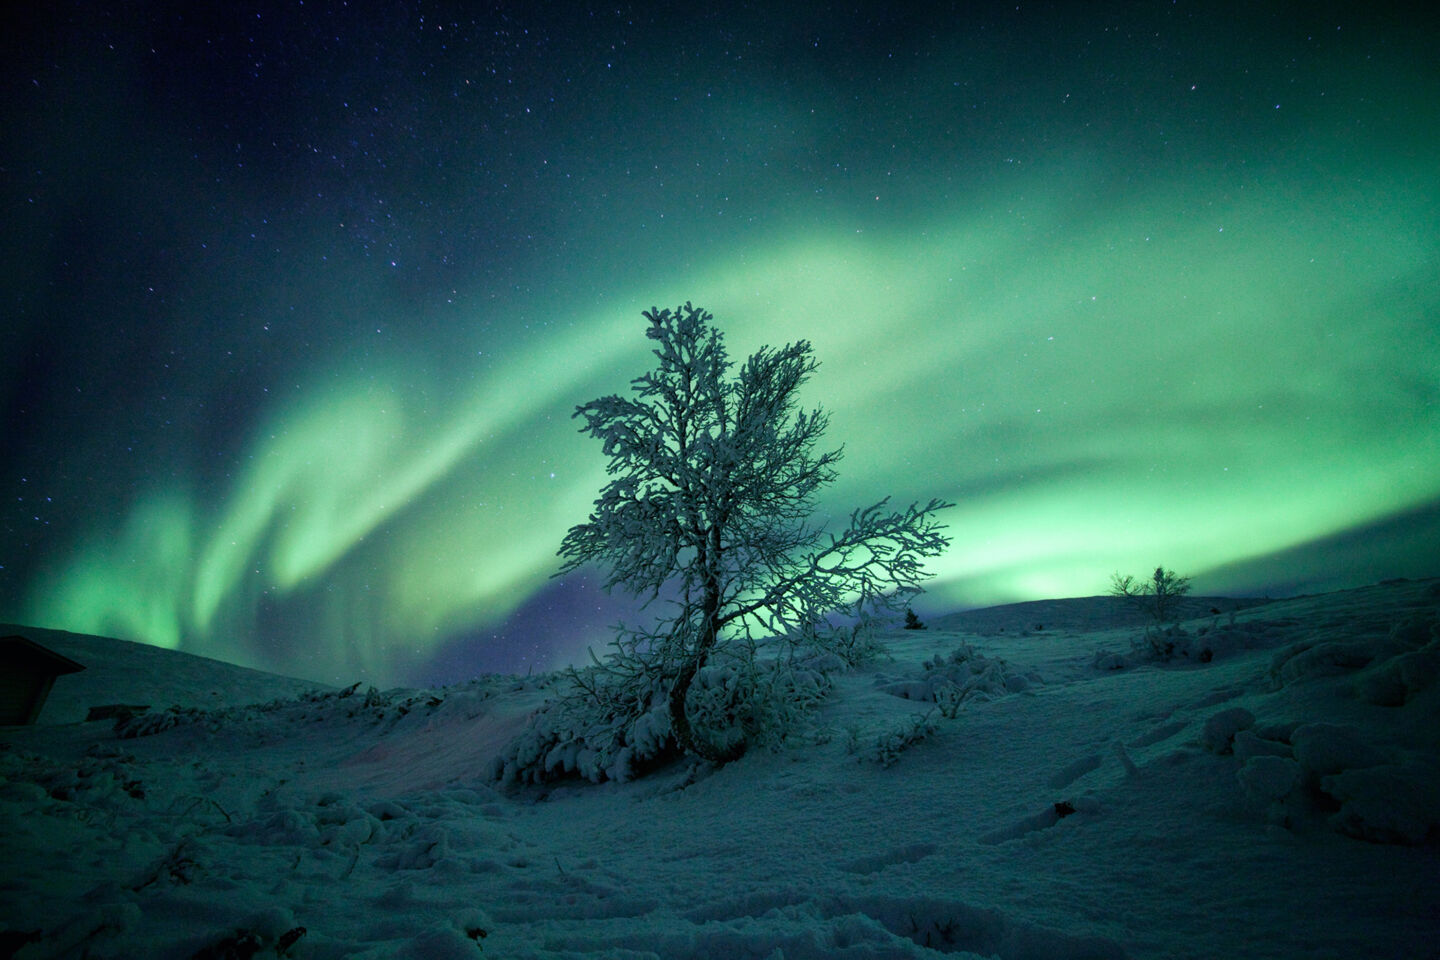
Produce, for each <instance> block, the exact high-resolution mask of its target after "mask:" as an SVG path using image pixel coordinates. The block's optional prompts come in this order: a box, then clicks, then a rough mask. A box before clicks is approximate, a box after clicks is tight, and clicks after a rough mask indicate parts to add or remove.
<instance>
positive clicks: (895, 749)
mask: <svg viewBox="0 0 1440 960" xmlns="http://www.w3.org/2000/svg"><path fill="white" fill-rule="evenodd" d="M935 730H936V726H935V721H934V720H933V719H931V714H930V713H917V714H914V715H913V716H911V717H910V718H909V719H907V720H905V721H904V722H902V723H900V724H899V725H897V726H895V727H892V728H890V729H888V730H882V731H881V732H880V733H878V734H876V735H875V736H874V738H872V739H871V740H870V741H869V742H868V743H867V742H865V740H864V738H863V737H862V735H861V733H860V728H859V727H853V728H851V730H850V731H849V743H848V747H847V749H848V750H849V752H850V753H852V754H855V755H856V756H857V757H858V758H859V759H860V760H868V761H869V762H871V763H878V764H879V765H880V766H882V767H888V766H891V765H892V764H894V763H895V762H896V761H898V760H899V759H900V755H901V754H903V753H904V752H905V751H906V750H908V749H910V748H911V747H913V746H914V745H915V744H917V743H920V742H921V741H923V740H925V739H926V738H927V737H929V736H930V735H931V734H933V733H934V732H935Z"/></svg>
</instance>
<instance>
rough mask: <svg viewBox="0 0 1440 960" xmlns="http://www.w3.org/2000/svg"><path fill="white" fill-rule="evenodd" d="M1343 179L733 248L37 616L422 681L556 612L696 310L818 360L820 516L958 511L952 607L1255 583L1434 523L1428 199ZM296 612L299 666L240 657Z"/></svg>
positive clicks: (290, 413) (429, 392)
mask: <svg viewBox="0 0 1440 960" xmlns="http://www.w3.org/2000/svg"><path fill="white" fill-rule="evenodd" d="M1351 172H1353V171H1340V172H1337V173H1336V174H1335V175H1334V176H1331V177H1328V178H1322V179H1320V180H1313V179H1312V180H1307V181H1301V180H1299V179H1297V178H1296V177H1298V174H1295V175H1289V176H1287V175H1286V174H1285V172H1284V171H1283V170H1273V169H1272V171H1271V173H1270V175H1269V176H1267V177H1258V178H1255V179H1253V180H1251V181H1249V182H1247V183H1246V184H1245V189H1243V190H1241V191H1237V190H1232V189H1226V186H1225V184H1222V183H1220V182H1213V183H1212V182H1206V181H1205V180H1204V179H1203V178H1198V177H1197V178H1196V179H1195V180H1193V181H1190V182H1186V183H1176V184H1171V185H1170V186H1169V187H1168V188H1167V189H1163V190H1162V189H1159V188H1158V187H1156V186H1154V185H1152V186H1151V187H1149V188H1147V189H1145V190H1144V191H1137V192H1135V193H1134V194H1133V195H1129V196H1126V197H1123V198H1122V199H1121V200H1119V201H1118V202H1103V203H1101V202H1097V201H1096V200H1095V199H1094V196H1095V194H1096V193H1097V185H1096V184H1095V183H1092V182H1091V178H1089V177H1087V175H1086V174H1085V173H1083V172H1081V173H1071V174H1069V175H1066V176H1063V177H1056V176H1053V175H1052V176H1049V177H1046V178H1043V179H1042V178H1036V179H1033V180H1027V179H1026V178H1025V177H1023V176H1015V177H1013V178H1012V179H1011V180H1009V181H1008V182H1006V183H1004V184H1003V186H1002V188H1001V189H997V190H993V191H991V192H990V193H988V194H987V195H986V199H985V201H984V202H983V203H982V204H976V203H975V202H973V201H972V202H970V203H968V204H955V205H954V207H955V208H954V209H952V210H950V211H948V212H947V211H945V210H940V209H930V210H926V211H920V210H918V209H917V210H915V211H912V212H910V213H908V214H906V215H904V216H901V217H894V218H890V219H888V220H887V219H885V218H875V220H874V221H872V222H864V223H852V224H850V225H848V226H844V227H836V226H835V225H834V224H829V225H827V226H826V227H821V226H817V225H816V224H815V222H814V219H813V218H808V219H807V218H800V217H797V218H796V223H795V224H794V225H792V226H789V227H783V228H782V227H772V229H771V231H770V239H769V240H768V241H767V242H766V243H764V244H763V245H758V246H757V245H756V244H754V243H753V238H752V242H749V243H743V244H742V243H738V242H737V243H734V244H730V245H728V246H727V245H722V244H713V243H712V244H710V245H709V246H707V248H706V249H707V250H708V251H710V252H709V254H708V255H707V256H705V257H703V258H701V257H699V256H695V255H694V251H693V250H692V251H689V254H690V255H691V257H692V259H691V260H690V266H688V267H679V268H677V267H665V266H663V265H661V266H657V267H653V268H651V269H650V270H649V271H639V272H641V273H644V274H645V275H641V276H632V277H628V278H622V281H620V282H616V283H612V284H611V287H612V289H610V290H609V291H608V292H607V293H606V294H605V295H604V296H603V297H591V298H590V300H591V302H592V305H591V306H590V307H589V308H585V307H581V308H579V309H577V308H576V307H575V306H574V303H573V302H572V303H569V304H567V303H566V302H565V299H564V298H559V297H557V298H555V299H554V300H552V301H551V302H543V301H538V300H537V302H535V303H532V304H528V305H527V310H528V312H530V313H532V314H534V315H548V316H555V317H563V318H565V319H566V321H567V323H566V325H565V327H564V329H563V330H560V329H556V328H553V327H552V328H550V329H547V330H546V331H545V332H544V333H543V336H542V335H540V334H538V333H537V334H534V335H531V336H529V337H528V338H518V339H517V342H516V343H514V344H513V345H512V346H510V347H509V348H508V349H507V352H506V356H505V359H504V362H503V363H500V364H496V365H495V366H493V367H490V368H484V367H480V366H478V365H473V364H471V363H469V362H468V358H473V357H474V356H475V354H476V352H477V351H476V350H473V349H472V350H470V351H469V352H468V354H467V355H466V358H462V359H467V362H465V363H457V364H454V367H455V369H451V370H450V371H449V372H448V374H445V373H441V372H437V369H436V366H437V365H435V364H425V363H413V364H407V363H404V362H399V361H394V362H392V363H391V364H390V366H389V367H388V368H387V367H386V366H385V362H384V361H379V362H377V361H376V360H375V359H374V358H370V359H369V360H367V361H366V362H365V363H363V364H361V363H358V362H357V361H355V360H354V359H353V358H351V359H349V360H347V359H345V358H341V359H339V360H337V363H336V367H335V369H332V370H328V371H325V372H324V373H323V374H317V375H316V376H315V377H314V379H313V381H312V382H309V383H306V384H302V385H301V386H302V388H303V389H301V390H299V391H297V397H298V398H299V399H296V400H294V401H293V402H290V403H277V404H276V405H275V406H274V407H273V408H272V409H271V410H269V412H268V418H267V419H266V421H265V422H264V423H263V424H262V425H261V426H260V427H259V428H258V429H256V430H255V431H254V433H253V436H252V437H251V439H250V440H249V442H248V455H247V456H246V457H245V458H244V462H245V463H246V464H247V465H248V466H247V468H246V470H245V472H244V473H243V475H240V476H236V477H235V478H234V480H233V488H232V489H231V490H230V491H229V492H228V493H227V494H226V495H225V496H224V497H223V499H222V500H221V501H220V503H219V504H218V506H217V505H213V504H206V503H202V502H201V498H199V497H198V496H196V495H195V494H194V492H193V491H192V490H191V489H190V488H189V487H188V486H187V484H186V482H184V480H183V478H179V479H176V480H175V481H174V482H173V483H169V484H163V485H157V486H156V487H155V488H154V489H151V490H149V491H148V492H147V494H146V495H145V496H144V497H143V499H142V502H140V503H139V504H138V505H137V506H135V507H134V508H133V510H132V511H131V512H130V513H129V515H128V516H121V517H117V518H114V525H113V527H108V528H104V529H101V530H97V531H96V535H95V536H93V537H91V538H88V539H86V540H85V541H84V542H83V543H82V544H80V545H78V546H77V547H75V548H74V550H73V552H72V553H71V554H70V555H69V557H68V559H67V560H66V561H65V562H64V563H63V564H60V565H58V566H55V567H52V569H51V571H50V573H49V575H48V576H45V577H43V578H41V579H39V580H37V581H36V582H35V583H34V584H33V585H32V589H31V592H30V599H29V603H28V606H27V608H26V610H25V617H26V619H27V621H28V622H32V623H36V624H42V625H50V624H54V625H59V626H64V627H65V628H67V629H72V630H82V631H88V632H95V633H106V634H113V635H120V636H126V637H132V638H136V639H143V640H146V641H148V642H151V643H156V644H160V645H164V646H169V647H176V646H180V645H182V642H183V643H184V645H185V646H186V648H187V649H198V650H200V651H202V652H203V651H206V650H213V651H229V653H230V655H231V656H232V658H235V659H241V660H244V659H250V660H252V661H253V662H256V663H257V664H258V665H263V666H267V667H269V668H272V669H286V668H288V669H291V670H295V671H297V672H301V673H303V674H305V675H309V676H317V677H331V676H334V677H337V678H338V677H340V676H345V675H348V674H350V673H353V672H355V671H359V672H361V673H362V674H364V675H367V676H373V677H380V678H387V679H393V678H396V677H403V676H405V675H407V672H409V671H413V670H414V669H415V668H416V665H417V664H420V663H423V662H424V660H425V658H426V657H427V656H428V655H429V654H431V653H432V652H433V650H434V649H435V647H436V646H437V645H438V644H440V643H441V642H442V641H444V640H445V639H446V638H447V637H451V636H453V635H455V634H457V633H460V632H464V631H466V630H475V629H483V628H485V627H486V626H489V625H493V624H496V623H498V622H499V621H501V620H503V619H504V618H505V617H507V616H508V615H510V614H512V613H513V612H514V611H516V610H517V609H518V608H519V607H520V606H521V605H522V604H523V603H524V602H525V601H526V600H527V598H529V597H531V596H532V595H534V593H535V592H536V591H537V590H539V589H540V588H541V587H542V586H543V585H544V584H545V581H546V578H547V577H549V575H550V574H551V573H552V571H553V570H554V569H555V559H554V553H555V549H556V546H557V545H558V544H559V542H560V540H561V538H562V536H563V534H564V532H565V530H566V529H567V528H568V527H569V526H570V525H571V524H573V523H575V522H578V521H579V520H582V519H583V518H584V516H585V515H586V512H587V510H588V507H589V504H590V501H591V499H593V497H594V495H595V493H596V492H597V491H598V489H599V487H600V486H601V484H602V481H603V458H602V456H601V454H600V451H599V449H598V447H597V446H596V445H594V444H593V443H591V442H589V441H587V440H586V439H585V438H583V437H581V436H580V435H579V434H578V433H577V432H576V430H575V427H574V424H573V423H572V422H571V420H570V413H571V411H572V410H573V408H574V406H575V404H577V403H580V402H583V401H585V400H587V399H589V398H591V397H593V396H596V395H599V394H601V393H608V392H617V391H622V390H624V389H625V387H626V384H627V382H628V379H629V378H630V377H631V376H634V375H636V374H638V373H639V372H641V371H642V370H643V369H645V368H646V366H647V361H648V354H647V352H646V351H647V349H648V347H647V341H646V340H645V339H644V336H643V321H642V320H641V318H640V316H639V311H640V310H641V309H642V308H644V307H647V306H650V305H652V304H661V305H668V304H673V303H676V302H679V301H682V300H687V299H688V300H693V301H694V302H695V303H697V304H700V305H703V306H705V307H707V308H708V309H710V310H712V311H713V312H714V313H715V314H716V316H717V318H718V320H719V322H720V323H721V325H722V327H723V328H724V329H725V330H726V331H727V335H728V342H729V346H730V349H731V353H732V358H741V357H743V356H744V355H745V354H747V353H748V352H750V351H751V350H753V349H754V348H755V347H757V346H759V345H761V344H763V343H778V342H781V341H787V340H793V339H797V338H806V339H809V340H811V341H812V342H813V344H814V347H815V351H816V354H817V356H818V358H819V359H820V360H821V363H822V367H821V369H820V371H819V373H818V374H817V375H816V376H815V378H814V379H813V380H812V382H811V383H810V384H809V386H808V387H807V390H806V399H807V401H808V402H810V403H816V404H820V405H822V406H824V407H825V408H826V409H828V410H829V411H830V412H831V414H832V417H833V419H832V423H831V428H830V432H829V434H828V439H829V440H830V441H831V442H832V443H835V444H840V443H843V444H844V445H845V449H846V458H845V460H844V461H843V463H842V468H841V479H840V481H839V482H838V483H837V484H836V485H835V487H834V489H833V492H832V495H831V496H830V497H829V498H828V499H827V501H826V502H825V503H824V504H823V505H822V511H821V513H822V515H833V516H839V515H841V514H843V513H848V511H849V509H851V508H852V507H854V506H858V505H861V504H862V503H868V502H871V501H873V500H874V499H876V498H877V497H878V496H882V495H885V494H887V493H889V494H893V495H894V496H895V497H896V498H897V499H902V500H906V501H908V500H911V499H919V500H923V499H925V498H928V497H931V496H937V497H945V498H948V499H951V500H954V501H956V502H957V503H958V506H957V508H956V509H954V510H953V511H951V512H950V515H949V518H948V519H949V522H950V523H951V525H952V529H951V533H952V534H953V537H954V546H953V548H952V550H951V552H950V553H949V555H948V556H946V557H945V558H943V559H942V560H941V561H939V562H937V563H936V564H934V566H933V570H934V573H935V574H936V577H935V580H934V581H933V583H932V585H931V588H930V589H931V593H932V594H933V597H932V598H931V599H929V600H928V601H927V603H928V604H929V605H931V606H933V607H935V608H945V607H948V606H958V605H961V604H964V605H976V604H982V603H991V602H1005V601H1011V600H1019V599H1037V598H1044V597H1056V596H1074V595H1089V594H1094V593H1098V592H1101V591H1102V590H1103V588H1104V585H1105V582H1106V579H1107V577H1108V574H1109V573H1110V572H1111V571H1113V570H1126V571H1135V570H1140V571H1143V570H1144V569H1147V568H1148V567H1149V566H1152V565H1153V564H1155V563H1157V562H1164V563H1166V564H1167V565H1171V566H1174V567H1175V568H1177V569H1180V570H1182V571H1185V572H1188V573H1191V574H1193V575H1194V576H1195V581H1196V586H1197V589H1199V590H1201V591H1204V590H1217V591H1218V590H1221V589H1225V588H1229V587H1232V586H1238V587H1244V586H1246V585H1247V584H1245V583H1244V582H1230V581H1227V579H1226V577H1225V571H1226V570H1227V569H1234V568H1236V567H1237V566H1242V565H1243V564H1245V563H1247V562H1251V561H1257V560H1262V559H1263V558H1265V557H1267V556H1271V555H1276V554H1281V553H1283V552H1284V551H1287V550H1291V549H1293V548H1297V547H1301V546H1303V545H1305V544H1307V543H1310V542H1313V541H1316V540H1320V539H1323V538H1326V537H1332V536H1335V535H1339V534H1343V533H1344V532H1346V531H1348V530H1351V529H1355V528H1358V527H1363V526H1365V525H1367V524H1372V523H1376V522H1378V521H1383V520H1385V519H1386V518H1390V517H1394V516H1396V515H1399V514H1403V513H1404V512H1405V511H1408V510H1414V509H1417V508H1421V507H1424V506H1426V505H1427V504H1432V503H1434V502H1435V501H1436V500H1437V498H1440V445H1437V437H1440V416H1437V410H1440V405H1437V395H1440V382H1437V381H1440V333H1437V323H1436V317H1437V316H1440V309H1437V308H1440V281H1437V276H1440V271H1437V266H1440V263H1437V256H1436V253H1437V250H1436V238H1435V229H1434V224H1435V223H1437V222H1440V210H1437V203H1436V200H1437V189H1436V185H1435V182H1434V181H1432V180H1429V179H1427V178H1426V177H1425V176H1424V175H1423V174H1424V170H1423V169H1422V168H1419V167H1415V166H1408V165H1407V164H1406V163H1404V162H1403V161H1399V160H1397V161H1394V162H1392V163H1390V164H1389V165H1387V166H1385V167H1384V168H1378V169H1377V168H1376V167H1375V166H1373V165H1371V166H1369V167H1367V168H1366V170H1365V175H1364V177H1359V176H1351V175H1348V174H1349V173H1351ZM1220 198H1225V199H1223V200H1222V199H1220ZM650 274H653V276H652V275H650ZM617 287H618V288H619V289H616V288H617ZM567 292H568V291H567ZM597 301H598V305H596V302H597ZM580 302H584V301H583V300H581V301H580ZM512 306H513V305H512ZM1232 579H1233V578H1232ZM287 608H288V609H289V610H290V611H291V612H292V613H294V612H295V611H297V610H302V609H303V610H304V611H306V613H305V615H304V617H301V618H299V619H296V618H294V617H291V618H290V619H289V620H287V621H286V622H287V623H289V624H290V627H289V629H292V630H295V631H297V632H300V631H303V632H305V633H306V635H305V636H303V637H300V636H294V637H288V638H285V639H286V643H285V644H284V646H285V647H286V649H287V651H289V650H290V648H294V650H295V652H293V653H289V652H287V653H286V654H285V655H283V656H279V657H277V656H275V655H270V656H268V657H267V656H266V655H264V654H260V653H253V652H252V653H251V654H250V655H249V656H248V658H247V656H246V654H245V652H244V651H243V650H240V651H237V650H236V649H235V647H236V645H237V638H246V637H252V638H253V637H255V636H256V635H257V633H264V632H265V631H266V630H272V631H273V630H274V629H276V628H275V627H274V626H273V625H272V624H270V623H268V622H267V620H266V615H265V611H266V610H267V609H268V610H275V609H287ZM600 640H601V638H600V637H599V636H597V635H595V634H593V633H592V634H590V635H584V636H576V637H575V638H573V641H572V642H573V647H572V648H571V649H570V650H569V651H562V652H561V653H560V654H559V656H558V659H560V660H565V659H571V658H573V656H576V655H578V654H579V652H580V651H582V650H583V648H584V646H585V645H586V644H587V643H595V642H599V641H600ZM302 650H303V652H301V651H302Z"/></svg>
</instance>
